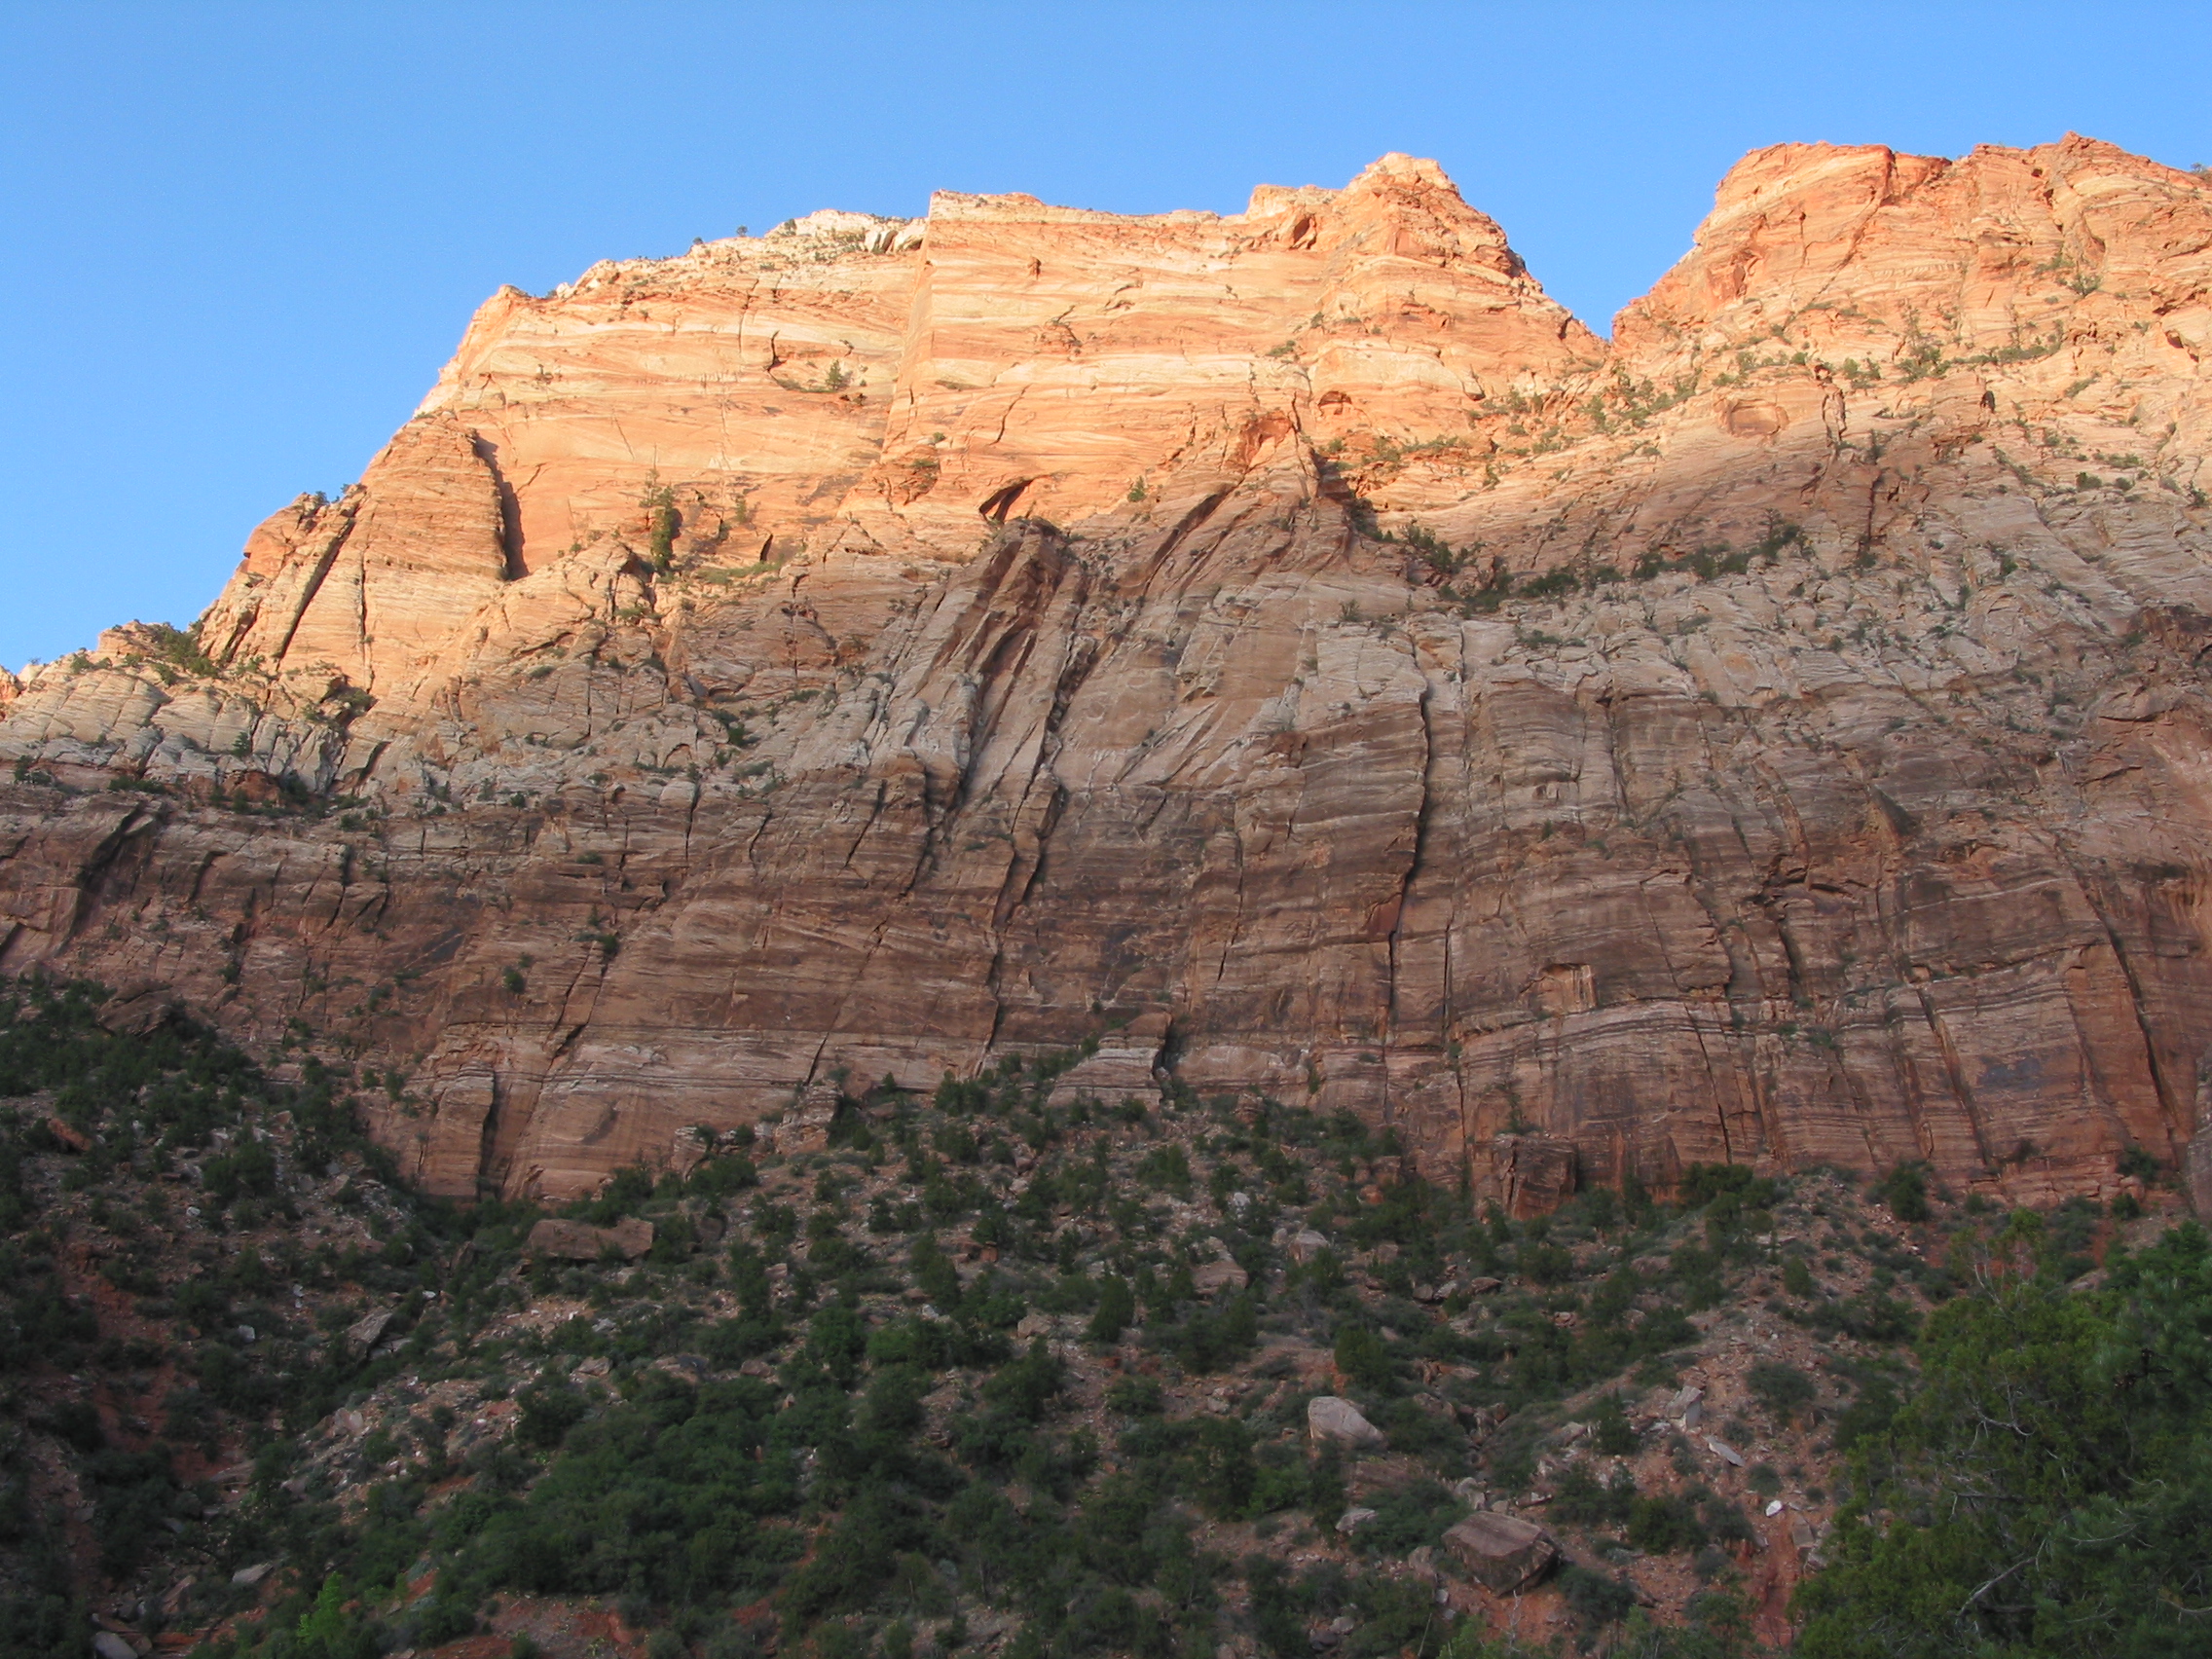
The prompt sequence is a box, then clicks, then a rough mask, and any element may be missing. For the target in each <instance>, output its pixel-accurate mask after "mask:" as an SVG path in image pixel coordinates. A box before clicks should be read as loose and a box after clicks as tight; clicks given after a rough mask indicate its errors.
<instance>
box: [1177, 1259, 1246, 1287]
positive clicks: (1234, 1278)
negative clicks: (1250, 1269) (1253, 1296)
mask: <svg viewBox="0 0 2212 1659" xmlns="http://www.w3.org/2000/svg"><path fill="white" fill-rule="evenodd" d="M1251 1282H1252V1276H1251V1274H1249V1273H1247V1272H1245V1271H1244V1270H1243V1269H1242V1268H1240V1267H1238V1266H1237V1265H1236V1264H1235V1262H1232V1261H1230V1260H1228V1259H1227V1258H1224V1259H1222V1260H1221V1261H1218V1262H1208V1263H1206V1264H1205V1266H1203V1267H1201V1268H1195V1269H1193V1270H1192V1272H1191V1283H1192V1284H1193V1285H1194V1286H1196V1287H1197V1289H1198V1294H1199V1295H1200V1296H1213V1295H1215V1294H1217V1293H1219V1292H1221V1291H1224V1290H1242V1289H1243V1288H1244V1287H1245V1286H1246V1285H1248V1284H1250V1283H1251Z"/></svg>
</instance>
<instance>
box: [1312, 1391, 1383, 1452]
mask: <svg viewBox="0 0 2212 1659" xmlns="http://www.w3.org/2000/svg"><path fill="white" fill-rule="evenodd" d="M1306 1432H1307V1434H1308V1436H1309V1438H1311V1439H1312V1440H1314V1441H1316V1442H1324V1441H1326V1442H1333V1443H1334V1444H1336V1445H1339V1446H1349V1447H1351V1448H1353V1449H1354V1450H1358V1449H1361V1448H1365V1447H1369V1446H1383V1445H1386V1444H1388V1442H1387V1441H1386V1440H1385V1438H1384V1436H1383V1431H1382V1430H1381V1429H1379V1428H1377V1427H1376V1426H1375V1425H1374V1424H1373V1423H1371V1422H1369V1421H1368V1420H1367V1419H1366V1418H1364V1417H1362V1416H1361V1415H1360V1411H1359V1408H1358V1407H1357V1406H1355V1405H1353V1404H1352V1403H1351V1402H1350V1401H1349V1400H1346V1399H1341V1398H1339V1397H1338V1396H1337V1395H1335V1394H1320V1395H1316V1396H1315V1397H1314V1398H1313V1399H1311V1400H1309V1401H1308V1402H1307V1403H1306Z"/></svg>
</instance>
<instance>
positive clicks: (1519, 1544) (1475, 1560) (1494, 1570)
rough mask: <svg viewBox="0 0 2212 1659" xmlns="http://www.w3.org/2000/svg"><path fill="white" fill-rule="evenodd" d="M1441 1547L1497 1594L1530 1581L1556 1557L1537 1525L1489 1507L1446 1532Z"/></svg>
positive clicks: (1555, 1548) (1548, 1538)
mask: <svg viewBox="0 0 2212 1659" xmlns="http://www.w3.org/2000/svg"><path fill="white" fill-rule="evenodd" d="M1444 1547H1445V1548H1446V1549H1448V1550H1450V1551H1451V1552H1452V1555H1453V1558H1454V1559H1455V1560H1456V1561H1457V1562H1458V1563H1459V1565H1460V1566H1461V1567H1464V1568H1465V1569H1466V1571H1467V1575H1468V1576H1469V1577H1470V1578H1472V1579H1474V1580H1475V1581H1476V1582H1477V1583H1478V1584H1481V1585H1482V1586H1484V1588H1486V1589H1490V1590H1494V1591H1496V1592H1498V1594H1500V1595H1504V1594H1507V1593H1509V1592H1511V1591H1514V1590H1518V1589H1520V1588H1521V1587H1522V1586H1523V1585H1527V1584H1533V1583H1534V1582H1535V1581H1536V1580H1537V1579H1539V1578H1541V1577H1543V1575H1544V1574H1545V1573H1546V1572H1548V1571H1550V1570H1551V1565H1552V1563H1553V1562H1555V1561H1557V1560H1558V1559H1559V1546H1558V1545H1557V1544H1555V1543H1553V1542H1552V1539H1551V1534H1550V1533H1548V1532H1546V1531H1545V1530H1543V1529H1542V1528H1541V1527H1539V1526H1537V1525H1536V1524H1535V1523H1534V1522H1532V1521H1524V1520H1522V1519H1520V1517H1518V1516H1514V1515H1503V1514H1499V1513H1498V1512H1497V1511H1495V1510H1490V1509H1481V1510H1477V1511H1476V1512H1475V1513H1474V1514H1472V1515H1470V1516H1468V1517H1467V1518H1466V1519H1465V1520H1464V1521H1462V1522H1460V1523H1459V1524H1458V1525H1457V1526H1456V1527H1454V1528H1453V1529H1452V1530H1450V1531H1448V1532H1446V1533H1445V1534H1444Z"/></svg>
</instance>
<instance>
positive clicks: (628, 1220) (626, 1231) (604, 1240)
mask: <svg viewBox="0 0 2212 1659" xmlns="http://www.w3.org/2000/svg"><path fill="white" fill-rule="evenodd" d="M652 1247H653V1224H652V1223H651V1222H649V1221H640V1220H639V1219H638V1218H637V1217H636V1216H634V1215H632V1216H624V1217H623V1218H622V1219H621V1220H620V1221H618V1222H616V1223H615V1224H614V1225H613V1226H612V1227H593V1226H591V1225H590V1224H589V1223H588V1222H581V1221H556V1220H554V1219H553V1218H552V1217H550V1216H548V1217H547V1218H546V1219H545V1220H543V1221H541V1222H539V1223H538V1224H537V1225H536V1226H535V1227H534V1228H532V1229H531V1230H530V1240H529V1242H528V1244H527V1245H526V1246H525V1248H526V1249H528V1250H529V1252H530V1253H531V1254H532V1255H533V1256H551V1257H553V1258H554V1259H555V1260H557V1261H563V1262H596V1261H598V1260H599V1258H600V1257H601V1256H602V1255H604V1254H606V1252H607V1251H608V1250H615V1251H619V1252H620V1253H621V1254H622V1255H623V1256H624V1257H626V1258H627V1259H628V1260H630V1261H633V1262H634V1261H636V1260H637V1259H638V1258H639V1257H640V1256H643V1255H644V1254H645V1252H646V1251H647V1250H650V1249H651V1248H652Z"/></svg>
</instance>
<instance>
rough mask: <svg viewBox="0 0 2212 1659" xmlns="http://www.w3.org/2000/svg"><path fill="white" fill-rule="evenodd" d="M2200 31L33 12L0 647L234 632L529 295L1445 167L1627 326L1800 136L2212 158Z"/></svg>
mask: <svg viewBox="0 0 2212 1659" xmlns="http://www.w3.org/2000/svg"><path fill="white" fill-rule="evenodd" d="M2208 49H2212V8H2207V7H2205V6H2203V5H2201V4H2199V5H2186V6H2185V5H2164V6H2154V5H2126V4H2107V5H2102V6H2098V7H2094V8H2091V7H2084V6H2080V5H2068V6H2058V5H2039V4H2010V5H1998V4H1986V5H1974V4H1957V3H1954V4H1952V5H1949V6H1936V5H1928V4H1918V5H1893V4H1886V3H1882V0H1862V3H1860V4H1855V5H1851V6H1839V5H1835V4H1832V3H1830V4H1827V5H1822V6H1793V5H1786V4H1775V5H1765V6H1756V7H1752V6H1726V5H1713V6H1701V5H1664V6H1662V5H1642V6H1631V5H1580V6H1577V5H1543V6H1532V5H1521V6H1512V7H1506V6H1488V5H1471V4H1470V5H1417V4H1387V3H1383V4H1366V5H1344V4H1339V5H1332V6H1323V5H1309V4H1294V3H1285V4H1275V5H1231V4H1206V3H1205V0H1184V3H1182V4H1174V5H1153V4H1141V3H1136V4H1115V5H1088V4H1051V3H1050V0H1048V3H1043V4H1040V3H1036V0H1031V3H1029V4H1021V5H1001V4H982V3H977V4H970V5H957V4H952V5H936V6H927V5H903V6H902V5H859V4H854V5H839V4H820V3H815V4H789V3H787V4H784V5H778V6H773V7H766V6H748V5H703V4H701V5H673V4H654V3H651V0H622V3H619V4H608V3H606V0H601V3H599V4H588V5H587V4H562V3H556V0H547V3H544V4H536V5H491V4H469V3H468V0H449V3H446V4H419V5H418V4H405V3H388V4H383V5H348V4H343V3H336V0H318V3H315V4H312V5H310V4H286V5H269V6H254V5H226V4H221V3H219V0H205V3H200V4H185V3H182V0H177V3H172V4H166V5H140V6H130V5H103V4H99V3H97V0H68V3H60V0H0V256H4V259H5V266H4V269H5V272H6V277H7V285H8V298H7V302H6V304H5V306H4V308H0V575H4V576H5V578H6V582H7V586H6V589H5V591H6V594H7V596H8V603H7V604H6V605H4V606H0V663H6V664H9V665H11V666H19V665H20V664H21V663H22V662H23V661H25V660H26V659H29V658H34V657H35V658H51V657H54V656H57V655H59V654H61V653H62V652H64V651H66V650H68V649H70V648H72V647H74V646H76V645H82V644H87V643H89V642H90V641H91V639H92V635H93V634H94V633H95V632H96V631H97V630H98V629H99V628H100V627H102V626H104V625H106V624H108V623H111V622H115V621H120V620H125V619H128V618H130V617H143V618H145V619H148V620H166V621H175V622H185V621H189V620H190V619H191V618H192V616H194V615H195V614H197V612H198V611H199V610H200V609H201V608H203V606H204V605H205V604H206V602H207V601H208V600H209V599H211V598H212V597H213V596H214V594H215V591H216V589H217V588H218V587H219V586H220V585H221V583H222V581H223V579H224V577H225V576H226V575H227V574H228V573H229V571H230V570H231V568H232V566H233V564H234V563H235V561H236V559H237V557H238V551H239V547H240V543H241V541H242V540H243V538H244V536H245V535H246V532H247V531H248V530H250V529H251V528H252V526H253V525H254V524H255V523H256V522H258V521H259V520H260V519H261V518H262V517H263V516H264V515H266V514H267V513H269V512H270V511H272V510H273V509H275V508H276V507H277V506H279V505H281V504H282V503H283V502H285V501H287V500H289V499H290V498H292V497H293V496H294V495H296V494H298V493H299V492H300V491H302V490H323V491H327V492H335V491H336V490H338V489H339V488H340V487H342V486H343V485H344V484H346V483H347V482H348V481H350V479H351V478H353V477H354V476H355V475H356V474H357V473H358V472H359V470H360V468H361V466H362V464H363V463H364V462H365V461H367V460H368V458H369V457H370V456H371V455H372V454H373V453H374V452H375V450H376V448H377V447H378V445H379V444H381V443H382V442H383V441H384V439H385V438H386V436H387V435H388V433H389V432H390V430H391V429H392V428H393V427H394V426H395V425H397V424H399V423H400V422H401V421H403V420H404V419H405V418H406V416H407V414H408V412H409V410H410V409H412V408H413V406H414V405H415V403H416V401H417V400H418V399H419V398H420V397H421V396H422V394H423V392H424V390H425V389H426V388H427V387H429V385H430V383H431V381H432V380H433V379H434V378H435V375H436V372H437V368H438V365H439V363H440V362H441V361H442V360H443V359H444V358H445V356H446V355H447V353H448V352H449V351H451V350H452V349H453V346H454V344H455V343H456V342H457V341H458V340H459V338H460V336H461V328H462V326H463V325H464V324H465V322H466V321H467V318H468V314H469V313H470V311H471V310H472V309H473V308H474V307H475V305H476V304H477V303H478V302H479V301H480V300H481V299H483V298H484V297H485V296H486V295H487V294H489V293H490V292H491V291H492V290H493V289H494V288H495V287H497V286H498V284H499V283H500V282H508V281H511V282H514V283H517V284H519V285H520V286H522V287H525V288H529V289H532V290H533V291H542V290H543V289H545V288H547V287H550V286H551V285H552V284H554V283H555V282H558V281H561V280H563V279H565V278H567V277H570V276H574V275H575V274H576V273H577V272H579V271H581V270H582V269H583V268H584V267H585V266H587V265H589V264H590V263H591V262H592V261H593V260H595V259H598V258H601V257H605V256H618V257H619V256H636V255H642V254H664V253H675V252H680V251H682V249H683V248H684V247H685V246H687V245H688V244H689V242H690V241H691V239H692V238H694V237H715V236H722V235H727V234H729V233H730V232H731V231H733V230H734V229H735V228H736V227H737V226H739V225H750V226H752V227H753V228H754V229H755V230H756V231H758V230H762V229H765V228H766V227H767V226H769V225H772V224H774V223H775V222H776V221H778V220H780V219H784V218H787V217H789V216H791V215H793V214H794V213H803V212H806V211H809V210H811V209H813V208H815V207H823V206H838V207H857V208H865V209H868V210H871V211H875V212H884V213H918V212H920V211H921V210H922V209H923V206H924V204H925V203H926V201H927V199H928V195H929V192H930V191H931V190H932V189H933V188H937V187H945V188H951V189H958V190H972V191H1004V190H1023V191H1028V192H1030V193H1032V194H1034V195H1037V196H1041V197H1044V198H1045V199H1047V200H1048V201H1057V202H1066V203H1076V204H1079V205H1083V206H1090V207H1103V208H1111V209H1116V210H1121V211H1129V212H1143V211H1158V210H1161V209H1165V208H1170V207H1211V208H1215V209H1219V210H1224V211H1234V210H1235V209H1237V208H1239V207H1241V206H1242V204H1243V203H1244V199H1245V197H1246V195H1247V194H1248V193H1249V191H1250V189H1251V187H1252V186H1253V185H1254V184H1255V183H1260V182H1263V181H1264V182H1270V183H1276V184H1307V183H1313V184H1328V185H1336V184H1342V183H1343V182H1344V181H1345V180H1346V179H1347V178H1349V177H1350V176H1351V175H1352V174H1353V173H1354V172H1356V171H1357V170H1358V169H1359V168H1360V167H1361V166H1364V165H1365V164H1366V163H1367V162H1369V161H1371V160H1372V159H1373V158H1374V157H1376V156H1378V155H1380V154H1382V153H1383V152H1384V151H1387V150H1406V151H1410V152H1412V153H1414V154H1417V155H1424V156H1434V157H1436V158H1438V159H1439V160H1441V161H1442V162H1443V164H1444V165H1445V166H1446V168H1447V169H1448V170H1450V172H1451V173H1452V174H1453V176H1454V177H1455V178H1456V180H1457V181H1458V183H1459V186H1460V188H1461V190H1462V191H1463V192H1464V194H1465V195H1466V197H1467V199H1468V200H1469V201H1470V202H1472V203H1475V204H1476V205H1478V206H1480V207H1482V208H1484V209H1485V210H1486V211H1488V212H1490V213H1492V214H1493V215H1494V216H1495V217H1496V218H1497V219H1498V220H1499V221H1500V222H1501V223H1503V225H1504V226H1505V228H1506V231H1507V233H1508V234H1509V235H1510V236H1511V237H1512V239H1513V241H1514V243H1515V245H1516V246H1517V247H1518V248H1519V249H1520V250H1521V252H1522V254H1523V255H1524V257H1526V258H1527V259H1528V261H1529V262H1530V267H1531V269H1532V270H1533V271H1534V273H1535V275H1536V276H1538V277H1539V278H1541V279H1542V281H1543V282H1544V283H1545V285H1546V286H1547V287H1549V288H1550V289H1551V291H1552V292H1553V293H1554V294H1555V295H1557V296H1558V297H1559V298H1560V299H1562V300H1563V301H1565V302H1566V303H1567V305H1568V306H1570V307H1572V308H1573V309H1574V310H1575V311H1576V312H1577V313H1579V314H1581V315H1582V316H1583V317H1584V318H1585V319H1586V320H1587V321H1589V322H1590V323H1591V324H1592V325H1593V326H1596V327H1598V328H1600V329H1601V330H1603V329H1604V328H1605V327H1607V326H1608V319H1609V318H1610V316H1611V314H1612V313H1613V312H1614V311H1616V310H1617V309H1618V308H1619V307H1620V306H1621V305H1623V304H1624V303H1626V302H1627V301H1628V300H1629V299H1631V298H1632V297H1634V296H1635V295H1636V294H1638V293H1640V292H1641V291H1642V290H1643V289H1644V288H1646V287H1647V286H1649V285H1650V283H1651V282H1652V280H1653V279H1654V278H1655V277H1657V276H1659V274H1660V273H1661V272H1662V271H1664V270H1665V269H1666V268H1667V267H1668V265H1670V264H1671V263H1672V262H1673V261H1674V260H1675V259H1676V258H1677V256H1678V255H1679V254H1680V253H1681V252H1682V251H1683V250H1684V249H1685V248H1686V247H1687V246H1688V244H1689V239H1690V233H1691V231H1692V229H1693V228H1694V226H1695V225H1696V223H1697V221H1698V219H1699V217H1700V216H1701V215H1702V214H1703V213H1704V211H1705V209H1706V207H1707V206H1708V205H1709V203H1711V200H1712V192H1713V187H1714V183H1715V181H1716V180H1717V179H1718V178H1719V176H1720V175H1721V173H1722V172H1723V171H1725V170H1726V168H1727V167H1728V166H1729V165H1730V163H1732V162H1733V161H1734V160H1735V159H1736V158H1737V157H1738V156H1740V155H1741V154H1742V153H1743V152H1745V151H1746V150H1749V149H1752V148H1755V147H1757V146H1759V145H1763V144H1770V143H1777V142H1782V141H1785V140H1812V139H1828V140H1832V141H1836V142H1857V143H1887V144H1891V145H1894V146H1896V147H1898V148H1899V149H1905V150H1917V151H1922V152H1927V153H1933V154H1939V155H1956V154H1959V153H1962V152H1964V151H1965V150H1967V149H1969V148H1971V147H1972V145H1973V144H1975V143H1978V142H1995V143H2008V144H2032V143H2039V142H2043V141H2046V140H2048V139H2053V138H2056V137H2057V136H2058V135H2059V134H2061V133H2062V132H2064V131H2066V130H2067V129H2074V130H2077V131H2083V132H2088V133H2092V134H2095V135H2096V136H2099V137H2103V138H2108V139H2111V140H2112V141H2114V142H2116V143H2119V144H2121V145H2124V146H2126V147H2127V148H2129V149H2133V150H2137V151H2141V152H2143V153H2145V154H2148V155H2152V156H2155V157H2157V158H2158V159H2159V160H2161V161H2165V162H2170V163H2174V164H2176V165H2181V166H2187V165H2190V164H2192V163H2195V162H2199V161H2207V160H2212V97H2208V96H2207V94H2206V92H2205V82H2204V74H2205V67H2204V66H2205V64H2206V63H2207V62H2208V61H2212V51H2208Z"/></svg>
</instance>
